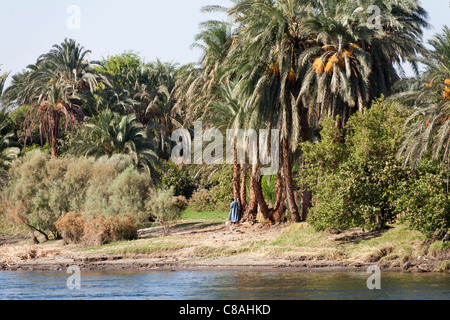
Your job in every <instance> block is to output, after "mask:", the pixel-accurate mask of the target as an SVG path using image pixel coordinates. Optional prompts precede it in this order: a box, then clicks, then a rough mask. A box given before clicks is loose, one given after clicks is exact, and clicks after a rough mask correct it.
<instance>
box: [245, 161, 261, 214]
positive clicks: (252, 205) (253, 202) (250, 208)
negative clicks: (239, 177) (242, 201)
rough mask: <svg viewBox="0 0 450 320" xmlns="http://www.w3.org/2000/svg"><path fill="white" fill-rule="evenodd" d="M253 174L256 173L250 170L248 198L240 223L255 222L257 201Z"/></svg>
mask: <svg viewBox="0 0 450 320" xmlns="http://www.w3.org/2000/svg"><path fill="white" fill-rule="evenodd" d="M255 173H256V171H255V170H254V169H253V168H252V170H251V174H250V197H249V202H248V205H247V208H246V210H245V213H244V216H243V218H242V221H249V222H256V216H257V214H258V200H257V198H256V188H255V182H256V179H255Z"/></svg>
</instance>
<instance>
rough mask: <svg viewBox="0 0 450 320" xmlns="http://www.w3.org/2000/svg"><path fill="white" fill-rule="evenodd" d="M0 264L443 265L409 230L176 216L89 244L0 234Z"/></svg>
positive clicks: (442, 252) (416, 268)
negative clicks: (169, 226)
mask: <svg viewBox="0 0 450 320" xmlns="http://www.w3.org/2000/svg"><path fill="white" fill-rule="evenodd" d="M0 241H2V242H1V243H0V270H4V271H18V270H65V269H67V267H69V266H72V265H77V266H79V267H80V268H81V269H82V270H253V271H258V270H261V271H263V270H308V271H348V270H361V271H364V270H366V269H367V267H368V266H370V265H379V266H380V267H381V268H382V269H383V270H391V271H403V272H433V271H434V272H436V271H439V272H442V271H446V272H448V269H447V267H446V266H447V265H448V263H449V260H450V248H448V247H444V248H441V249H439V248H438V249H439V250H437V249H436V250H435V249H433V246H434V247H439V245H437V244H431V243H427V242H426V241H423V239H422V238H421V237H419V236H418V235H417V234H415V233H411V231H406V230H403V229H402V228H401V227H400V229H397V228H393V230H388V231H386V232H385V233H383V234H381V233H374V232H363V231H362V230H351V231H348V232H345V233H340V234H331V233H325V232H322V233H317V232H315V231H313V230H312V229H311V228H309V227H308V226H307V225H306V224H296V225H291V224H285V225H275V226H270V227H267V226H263V225H261V224H256V225H250V224H242V225H239V226H238V227H237V228H236V229H233V230H231V229H230V227H229V226H226V225H224V224H214V223H208V222H204V221H203V222H201V221H182V222H180V224H179V225H178V226H177V227H176V228H174V229H173V231H172V233H171V234H170V235H169V236H164V235H163V234H162V230H161V228H158V227H156V228H149V229H143V230H140V231H139V239H138V240H134V241H124V242H117V243H113V244H108V245H103V246H100V247H95V248H85V247H83V246H81V245H67V246H64V245H63V243H62V241H50V242H47V243H43V244H40V245H30V244H29V240H24V239H23V238H20V237H19V238H16V239H15V240H14V239H11V238H9V239H5V237H4V236H3V237H2V238H0Z"/></svg>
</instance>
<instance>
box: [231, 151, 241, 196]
mask: <svg viewBox="0 0 450 320" xmlns="http://www.w3.org/2000/svg"><path fill="white" fill-rule="evenodd" d="M240 194H241V181H240V174H239V165H238V160H237V153H236V152H235V153H234V169H233V197H234V198H236V199H239V198H240Z"/></svg>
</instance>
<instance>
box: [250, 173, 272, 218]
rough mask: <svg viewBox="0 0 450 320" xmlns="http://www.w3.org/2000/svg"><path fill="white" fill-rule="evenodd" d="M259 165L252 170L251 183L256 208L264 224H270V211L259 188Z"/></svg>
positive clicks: (260, 187) (260, 177)
mask: <svg viewBox="0 0 450 320" xmlns="http://www.w3.org/2000/svg"><path fill="white" fill-rule="evenodd" d="M260 169H261V167H260V165H254V166H253V168H252V171H253V172H252V179H253V180H254V181H253V186H254V189H255V196H256V201H257V203H258V207H259V210H260V212H261V214H262V216H263V218H264V222H265V223H272V222H273V221H272V219H271V214H270V210H269V207H268V206H267V203H266V200H265V199H264V194H263V191H262V186H261V180H262V176H261V172H260Z"/></svg>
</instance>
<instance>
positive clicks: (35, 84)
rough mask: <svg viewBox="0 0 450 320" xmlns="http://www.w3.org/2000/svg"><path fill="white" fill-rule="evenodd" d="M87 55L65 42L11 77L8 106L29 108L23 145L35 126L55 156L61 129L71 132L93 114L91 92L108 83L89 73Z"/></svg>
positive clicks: (81, 48)
mask: <svg viewBox="0 0 450 320" xmlns="http://www.w3.org/2000/svg"><path fill="white" fill-rule="evenodd" d="M89 53H90V51H88V50H85V49H84V48H83V47H81V46H80V45H79V44H78V43H76V42H75V41H74V40H68V39H66V40H65V41H64V42H63V43H61V44H60V45H54V46H53V49H52V50H51V51H50V52H49V53H47V54H44V55H42V56H40V57H39V59H38V61H37V62H36V64H34V65H30V66H28V69H27V70H26V71H25V72H23V73H20V74H18V75H16V76H15V77H13V84H12V86H11V87H9V88H8V89H7V90H6V92H5V95H4V96H5V97H6V100H7V101H8V102H9V103H10V104H11V103H12V104H16V105H17V106H20V105H24V104H27V105H29V106H30V107H29V110H28V114H27V117H26V119H25V123H24V129H25V145H26V143H27V138H28V137H29V136H30V134H31V132H32V130H33V129H34V127H35V126H36V124H39V128H40V133H41V138H44V139H45V140H46V141H48V143H49V144H50V146H51V150H52V156H53V157H56V156H57V155H58V151H59V150H58V149H59V141H58V140H59V139H60V131H61V129H62V128H64V130H65V131H66V132H67V130H68V129H72V130H74V129H75V127H76V125H77V124H78V123H79V122H82V121H83V120H84V117H85V116H89V115H92V114H94V113H95V108H96V105H97V104H96V101H95V97H94V92H95V90H96V88H97V87H98V86H99V84H100V83H105V84H109V83H108V82H107V80H106V79H105V78H104V77H102V76H101V75H98V74H96V73H95V72H94V71H93V67H92V64H91V62H89V61H88V60H87V56H88V54H89Z"/></svg>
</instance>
